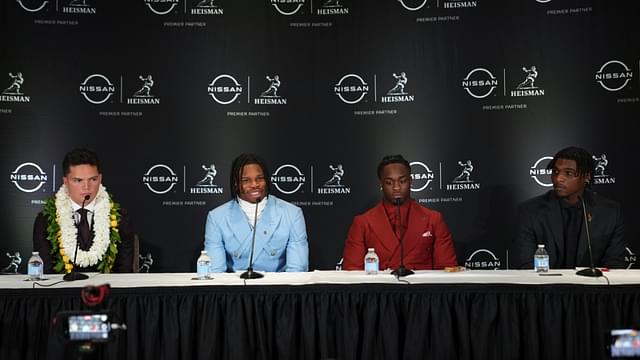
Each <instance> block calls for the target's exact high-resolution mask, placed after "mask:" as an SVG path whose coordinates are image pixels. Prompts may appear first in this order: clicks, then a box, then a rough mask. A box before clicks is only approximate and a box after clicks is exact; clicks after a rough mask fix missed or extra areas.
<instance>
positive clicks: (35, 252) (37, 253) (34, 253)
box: [31, 251, 40, 255]
mask: <svg viewBox="0 0 640 360" xmlns="http://www.w3.org/2000/svg"><path fill="white" fill-rule="evenodd" d="M31 255H40V252H39V251H33V252H32V253H31Z"/></svg>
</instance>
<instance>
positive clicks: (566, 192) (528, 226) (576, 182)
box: [513, 147, 625, 269]
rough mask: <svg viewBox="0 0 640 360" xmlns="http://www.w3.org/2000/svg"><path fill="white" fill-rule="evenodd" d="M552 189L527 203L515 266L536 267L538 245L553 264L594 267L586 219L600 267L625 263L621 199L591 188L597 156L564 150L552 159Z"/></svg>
mask: <svg viewBox="0 0 640 360" xmlns="http://www.w3.org/2000/svg"><path fill="white" fill-rule="evenodd" d="M547 168H548V169H550V170H551V171H552V173H551V181H552V182H553V191H549V192H547V193H546V194H544V195H540V196H537V197H535V198H533V199H530V200H527V201H525V202H524V203H522V204H521V205H520V207H519V209H518V222H517V226H518V227H517V235H516V238H515V241H514V244H513V245H514V246H513V252H514V257H513V258H514V260H515V261H514V265H515V266H514V268H532V267H533V255H534V253H535V251H536V248H537V245H538V244H544V245H545V248H546V249H547V252H548V253H549V267H550V268H560V269H562V268H565V269H569V268H575V267H589V266H590V260H589V250H588V246H589V245H588V243H587V235H586V229H585V224H584V218H585V213H583V203H584V204H585V205H586V206H585V210H584V211H585V212H586V219H587V222H588V226H589V232H590V235H591V247H592V252H593V260H594V263H595V266H596V267H608V268H622V267H624V266H625V261H624V251H625V243H624V230H623V219H622V210H621V207H620V204H618V203H617V202H615V201H612V200H609V199H606V198H604V197H602V196H600V195H598V194H596V193H594V192H592V191H590V190H589V184H590V182H591V180H592V176H593V159H592V157H591V155H590V154H589V153H588V152H587V151H586V150H584V149H581V148H576V147H569V148H566V149H563V150H560V152H558V153H557V154H556V155H555V156H554V157H553V160H551V162H550V163H549V165H548V167H547Z"/></svg>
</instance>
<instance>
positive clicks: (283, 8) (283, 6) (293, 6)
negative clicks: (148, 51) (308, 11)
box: [270, 0, 305, 16]
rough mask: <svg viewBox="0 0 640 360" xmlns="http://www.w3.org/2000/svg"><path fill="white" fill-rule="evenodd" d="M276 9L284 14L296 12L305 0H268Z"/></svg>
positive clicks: (288, 14)
mask: <svg viewBox="0 0 640 360" xmlns="http://www.w3.org/2000/svg"><path fill="white" fill-rule="evenodd" d="M270 1H271V5H273V7H274V8H276V10H277V11H278V12H279V13H280V14H282V15H286V16H290V15H293V14H295V13H297V12H298V11H299V10H300V9H301V8H302V7H303V6H304V1H305V0H270Z"/></svg>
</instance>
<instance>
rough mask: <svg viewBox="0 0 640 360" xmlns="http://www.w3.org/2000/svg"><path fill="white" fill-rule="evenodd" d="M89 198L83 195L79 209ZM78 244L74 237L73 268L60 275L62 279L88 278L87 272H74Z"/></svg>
mask: <svg viewBox="0 0 640 360" xmlns="http://www.w3.org/2000/svg"><path fill="white" fill-rule="evenodd" d="M89 198H90V196H89V195H85V197H84V199H83V200H82V207H81V209H84V203H85V202H86V201H87V200H89ZM76 226H77V224H76ZM79 246H80V242H79V241H78V238H77V237H76V251H74V253H73V268H71V272H70V273H67V274H65V275H64V276H63V277H62V280H64V281H76V280H85V279H88V278H89V276H88V275H87V274H83V273H79V272H76V258H77V256H78V247H79Z"/></svg>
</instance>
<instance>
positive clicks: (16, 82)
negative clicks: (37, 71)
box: [0, 72, 31, 103]
mask: <svg viewBox="0 0 640 360" xmlns="http://www.w3.org/2000/svg"><path fill="white" fill-rule="evenodd" d="M9 77H10V78H11V85H9V87H7V88H6V89H4V90H2V93H0V101H9V102H25V103H28V102H30V101H31V97H30V96H28V95H25V94H24V93H22V92H20V90H21V88H22V84H23V83H24V77H23V76H22V73H21V72H17V73H16V74H15V75H14V74H13V73H9Z"/></svg>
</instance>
